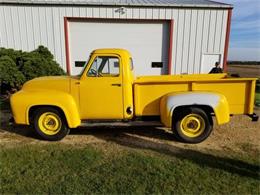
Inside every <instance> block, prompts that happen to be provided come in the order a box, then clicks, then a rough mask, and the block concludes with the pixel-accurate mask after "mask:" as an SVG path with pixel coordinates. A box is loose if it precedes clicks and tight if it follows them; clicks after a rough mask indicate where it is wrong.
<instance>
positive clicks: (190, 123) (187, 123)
mask: <svg viewBox="0 0 260 195" xmlns="http://www.w3.org/2000/svg"><path fill="white" fill-rule="evenodd" d="M180 125H181V131H182V133H183V134H184V135H186V136H188V137H198V136H199V135H201V134H202V133H203V131H204V130H205V126H206V124H205V120H204V119H203V118H202V117H201V116H200V115H198V114H189V115H187V116H185V117H184V118H183V119H182V120H181V124H180Z"/></svg>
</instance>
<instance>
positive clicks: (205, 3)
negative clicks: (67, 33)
mask: <svg viewBox="0 0 260 195" xmlns="http://www.w3.org/2000/svg"><path fill="white" fill-rule="evenodd" d="M0 4H41V5H46V4H50V5H52V4H53V5H99V6H100V5H103V6H138V7H215V8H232V5H230V4H225V3H220V2H216V1H210V0H0Z"/></svg>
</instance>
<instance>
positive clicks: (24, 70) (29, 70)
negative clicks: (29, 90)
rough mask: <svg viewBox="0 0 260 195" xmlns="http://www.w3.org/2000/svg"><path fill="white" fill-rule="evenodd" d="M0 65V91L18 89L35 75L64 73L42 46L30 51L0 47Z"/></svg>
mask: <svg viewBox="0 0 260 195" xmlns="http://www.w3.org/2000/svg"><path fill="white" fill-rule="evenodd" d="M0 67H1V73H0V80H1V93H6V92H7V91H12V89H13V88H14V89H19V87H20V86H21V85H22V84H23V83H24V82H25V81H28V80H31V79H33V78H35V77H40V76H51V75H64V74H65V72H64V71H63V69H62V68H61V67H60V66H59V64H58V63H57V62H56V61H55V60H54V57H53V55H52V54H51V52H50V51H49V50H48V48H46V47H44V46H39V47H38V48H37V49H36V50H34V51H31V52H23V51H17V50H13V49H5V48H0Z"/></svg>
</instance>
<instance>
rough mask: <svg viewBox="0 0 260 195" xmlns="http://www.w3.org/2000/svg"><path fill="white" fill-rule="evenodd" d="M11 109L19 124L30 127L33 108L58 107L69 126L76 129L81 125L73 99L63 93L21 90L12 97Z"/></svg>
mask: <svg viewBox="0 0 260 195" xmlns="http://www.w3.org/2000/svg"><path fill="white" fill-rule="evenodd" d="M10 102H11V108H12V113H13V117H14V120H15V122H16V123H17V124H25V125H29V123H30V122H29V110H30V108H32V107H33V106H56V107H59V108H60V109H61V110H62V111H63V112H64V114H65V117H66V119H67V123H68V126H69V127H70V128H75V127H77V126H79V125H80V123H81V120H80V115H79V111H78V107H77V104H76V103H75V101H74V99H73V97H72V96H71V95H70V94H68V93H66V92H62V91H55V90H34V91H26V90H20V91H19V92H17V93H15V94H13V95H12V96H11V101H10Z"/></svg>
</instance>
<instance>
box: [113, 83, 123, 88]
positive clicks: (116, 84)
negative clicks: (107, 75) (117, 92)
mask: <svg viewBox="0 0 260 195" xmlns="http://www.w3.org/2000/svg"><path fill="white" fill-rule="evenodd" d="M111 85H112V86H117V87H121V84H120V83H113V84H111Z"/></svg>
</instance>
